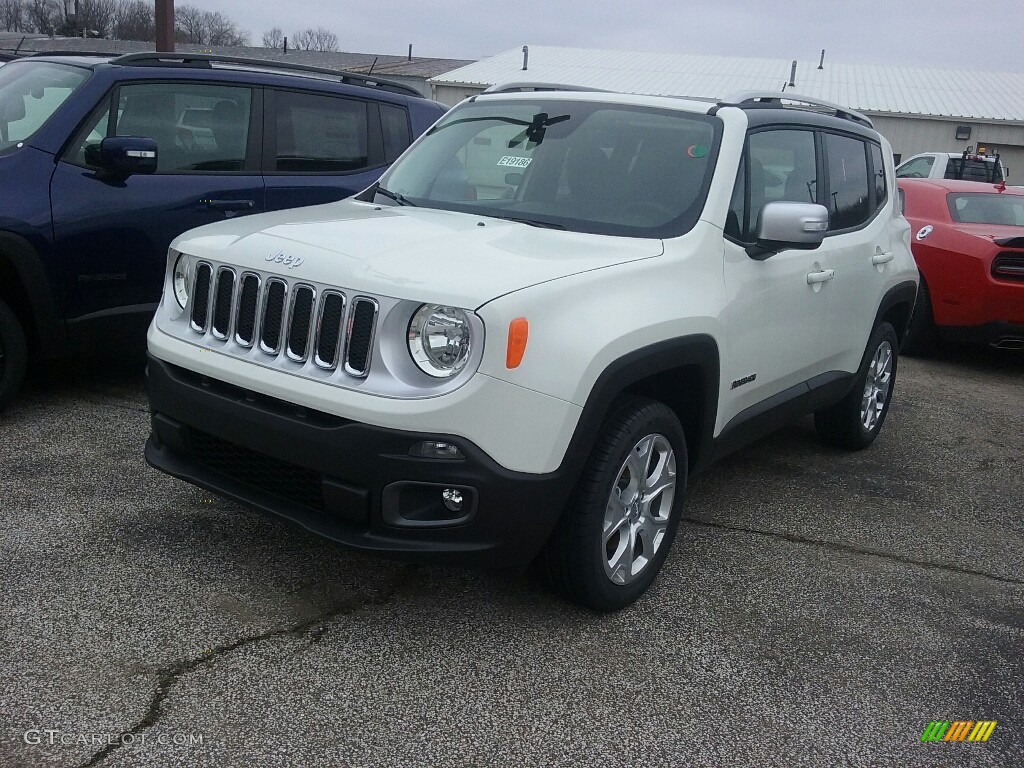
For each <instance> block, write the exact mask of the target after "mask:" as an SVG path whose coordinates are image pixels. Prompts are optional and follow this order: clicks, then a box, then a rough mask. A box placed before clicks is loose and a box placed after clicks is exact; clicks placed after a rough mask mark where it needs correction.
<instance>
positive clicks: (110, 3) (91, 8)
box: [74, 0, 117, 37]
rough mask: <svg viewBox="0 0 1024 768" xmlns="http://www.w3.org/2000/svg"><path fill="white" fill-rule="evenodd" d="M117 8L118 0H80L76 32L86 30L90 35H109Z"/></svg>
mask: <svg viewBox="0 0 1024 768" xmlns="http://www.w3.org/2000/svg"><path fill="white" fill-rule="evenodd" d="M116 8H117V0H78V15H77V16H76V17H75V22H74V31H75V34H76V35H80V34H82V33H83V32H84V33H85V34H86V35H87V36H89V37H109V36H110V33H111V28H112V27H113V26H114V11H115V9H116Z"/></svg>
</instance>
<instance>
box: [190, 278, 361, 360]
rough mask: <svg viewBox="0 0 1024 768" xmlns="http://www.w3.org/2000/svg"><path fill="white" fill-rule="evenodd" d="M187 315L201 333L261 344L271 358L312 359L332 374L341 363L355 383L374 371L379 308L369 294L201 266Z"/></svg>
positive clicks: (246, 344)
mask: <svg viewBox="0 0 1024 768" xmlns="http://www.w3.org/2000/svg"><path fill="white" fill-rule="evenodd" d="M187 311H188V313H189V314H188V317H189V325H190V327H191V328H192V330H193V331H194V332H195V333H197V334H206V333H210V334H211V335H212V336H213V337H214V338H215V339H218V340H221V341H226V340H228V339H230V340H232V341H234V343H235V344H238V345H239V346H240V347H243V348H245V349H251V348H252V347H253V346H254V345H255V346H257V347H258V349H259V351H260V352H262V353H263V354H265V355H267V356H268V358H282V357H283V358H286V359H288V360H291V361H293V362H296V363H305V362H307V361H308V360H312V362H313V364H314V365H316V366H317V367H318V368H321V369H323V370H325V371H333V370H335V369H337V368H338V367H339V365H340V366H341V367H342V368H343V369H344V371H345V373H347V374H348V375H349V376H353V377H356V378H364V377H365V376H366V375H367V374H368V373H369V370H370V361H371V360H372V359H373V337H374V332H375V330H376V325H377V315H378V312H379V305H378V303H377V301H376V300H375V299H372V298H369V297H367V296H354V297H352V298H349V296H347V295H346V293H345V292H344V291H341V290H337V289H333V288H328V289H320V290H318V289H317V288H316V287H315V286H313V285H310V284H308V283H304V282H301V281H295V282H289V281H287V280H285V279H284V278H281V277H276V276H273V277H263V276H261V275H260V274H257V273H256V272H249V271H243V272H241V273H238V272H236V271H235V270H234V269H232V268H231V267H217V268H215V267H214V266H213V265H212V264H209V263H207V262H204V261H200V262H198V263H197V264H196V266H195V269H194V270H193V284H192V290H191V291H189V305H188V310H187Z"/></svg>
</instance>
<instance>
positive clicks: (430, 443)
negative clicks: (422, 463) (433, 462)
mask: <svg viewBox="0 0 1024 768" xmlns="http://www.w3.org/2000/svg"><path fill="white" fill-rule="evenodd" d="M409 455H410V456H419V457H420V458H421V459H461V458H463V456H462V451H460V450H459V448H458V446H455V445H452V444H451V443H443V442H436V441H434V440H426V441H424V442H422V443H416V445H414V446H413V447H412V448H410V449H409Z"/></svg>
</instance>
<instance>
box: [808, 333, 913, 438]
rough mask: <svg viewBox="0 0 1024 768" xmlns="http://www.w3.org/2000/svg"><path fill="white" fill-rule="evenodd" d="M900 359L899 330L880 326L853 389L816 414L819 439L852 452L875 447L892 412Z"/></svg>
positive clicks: (872, 335)
mask: <svg viewBox="0 0 1024 768" xmlns="http://www.w3.org/2000/svg"><path fill="white" fill-rule="evenodd" d="M898 360H899V340H898V339H897V337H896V330H895V329H894V328H893V327H892V325H890V324H889V323H887V322H882V323H879V324H878V325H877V326H876V327H875V330H874V332H873V333H872V334H871V339H870V340H869V341H868V346H867V350H866V351H865V353H864V360H863V361H862V362H861V366H860V370H859V371H858V372H857V377H856V381H855V383H854V385H853V389H851V390H850V393H849V394H848V395H847V396H846V397H844V398H843V399H842V400H840V401H839V402H838V403H836V404H835V405H833V406H831V407H829V408H826V409H824V410H821V411H818V412H817V413H815V414H814V426H815V428H816V429H817V431H818V436H819V437H820V438H821V439H822V440H824V441H825V442H826V443H828V444H830V445H834V446H837V447H839V448H847V449H850V450H860V449H861V448H867V447H868V446H869V445H871V443H873V442H874V440H875V438H876V437H878V433H879V432H880V431H881V429H882V424H883V423H884V422H885V417H886V415H887V414H888V413H889V404H890V403H891V402H892V390H893V386H894V385H895V383H896V364H897V362H898Z"/></svg>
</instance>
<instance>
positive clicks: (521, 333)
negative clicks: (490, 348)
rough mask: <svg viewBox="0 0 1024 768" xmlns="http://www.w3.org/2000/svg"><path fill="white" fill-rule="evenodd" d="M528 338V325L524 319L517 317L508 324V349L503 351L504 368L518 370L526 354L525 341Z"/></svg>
mask: <svg viewBox="0 0 1024 768" xmlns="http://www.w3.org/2000/svg"><path fill="white" fill-rule="evenodd" d="M529 336H530V324H529V323H528V322H527V321H526V318H525V317H517V318H516V319H515V320H513V321H512V322H511V323H509V324H508V347H507V348H506V350H505V367H506V368H509V369H512V368H518V367H519V364H520V363H521V362H523V355H524V354H526V340H527V338H529Z"/></svg>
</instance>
